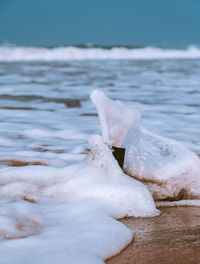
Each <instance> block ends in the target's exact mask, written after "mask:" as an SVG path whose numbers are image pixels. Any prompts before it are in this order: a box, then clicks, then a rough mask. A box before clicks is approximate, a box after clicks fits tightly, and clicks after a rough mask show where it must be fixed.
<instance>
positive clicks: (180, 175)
mask: <svg viewBox="0 0 200 264" xmlns="http://www.w3.org/2000/svg"><path fill="white" fill-rule="evenodd" d="M91 100H92V102H93V103H94V104H95V106H96V108H97V112H98V115H99V120H100V124H101V131H102V136H103V138H104V141H105V142H108V144H112V145H114V146H118V147H120V146H123V147H124V148H126V155H125V166H124V170H125V172H126V173H127V174H129V175H131V176H132V177H134V178H136V179H138V180H140V181H142V182H144V183H145V184H146V186H147V187H148V188H149V190H150V191H151V193H152V194H153V197H154V198H155V199H157V200H159V199H161V200H162V199H172V200H173V199H178V200H180V199H184V198H195V197H200V159H199V158H198V156H197V155H196V154H195V153H193V152H192V151H191V150H189V149H188V148H186V147H185V146H184V145H183V144H181V143H179V142H176V141H174V140H171V139H167V138H164V137H161V136H158V135H155V134H152V133H151V132H149V131H147V130H146V129H145V128H144V127H143V126H142V123H141V117H140V113H139V112H138V111H137V110H131V109H129V108H128V107H126V106H125V105H124V104H123V103H122V102H120V101H114V100H111V99H109V98H108V97H107V96H106V95H105V94H104V93H103V92H102V91H98V90H95V91H93V92H92V94H91Z"/></svg>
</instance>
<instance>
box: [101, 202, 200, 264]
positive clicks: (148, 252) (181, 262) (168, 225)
mask: <svg viewBox="0 0 200 264" xmlns="http://www.w3.org/2000/svg"><path fill="white" fill-rule="evenodd" d="M159 209H160V210H161V215H160V216H157V217H153V218H132V217H130V218H126V219H123V220H121V222H123V223H124V224H125V225H126V226H127V227H129V228H130V229H131V230H132V231H133V233H134V241H133V242H132V243H131V244H130V245H129V246H128V247H127V248H126V249H125V250H123V251H122V252H121V253H120V254H119V255H117V256H115V257H113V258H111V259H109V260H107V261H106V263H107V264H132V263H133V264H145V263H148V264H151V263H152V264H171V263H173V264H174V263H176V264H198V263H200V207H171V208H169V207H168V208H164V207H163V208H159Z"/></svg>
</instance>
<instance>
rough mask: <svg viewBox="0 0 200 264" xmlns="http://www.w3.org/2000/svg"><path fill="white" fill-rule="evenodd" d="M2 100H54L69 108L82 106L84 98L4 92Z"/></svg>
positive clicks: (0, 97)
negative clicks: (9, 93)
mask: <svg viewBox="0 0 200 264" xmlns="http://www.w3.org/2000/svg"><path fill="white" fill-rule="evenodd" d="M0 100H13V101H21V102H30V101H43V102H54V103H61V104H65V105H66V106H67V107H69V108H73V107H81V101H84V100H83V99H81V100H80V99H70V98H53V97H52V98H51V97H44V96H39V95H8V94H2V95H0Z"/></svg>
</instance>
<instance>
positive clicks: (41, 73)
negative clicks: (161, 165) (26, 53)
mask: <svg viewBox="0 0 200 264" xmlns="http://www.w3.org/2000/svg"><path fill="white" fill-rule="evenodd" d="M199 83H200V60H199V59H190V60H186V59H181V60H178V59H171V60H99V61H98V60H88V61H83V60H82V61H68V62H65V61H62V62H61V61H60V62H55V61H54V62H53V61H49V62H37V61H35V62H31V61H30V62H0V113H1V115H0V123H1V126H0V144H1V147H0V155H1V161H0V164H1V167H4V166H7V165H12V160H25V161H30V162H41V163H44V164H47V165H48V164H51V165H56V166H63V165H68V164H71V163H74V162H76V161H77V160H81V159H82V158H83V157H84V154H85V153H87V148H88V143H87V139H88V136H89V135H91V134H94V133H99V122H98V117H97V116H96V110H95V108H94V106H93V105H92V103H91V102H90V99H89V94H90V92H91V91H92V90H93V89H96V88H98V89H102V90H103V91H105V92H106V94H108V95H109V96H110V97H111V98H113V99H120V100H122V101H124V102H125V103H126V104H127V105H130V106H132V107H135V108H137V109H138V110H140V111H141V112H142V116H143V122H144V125H145V127H146V128H148V129H150V130H151V131H152V132H155V133H157V134H160V135H163V136H166V137H169V138H173V139H175V140H179V141H182V142H183V143H185V144H186V145H187V146H189V147H190V148H191V149H192V150H194V151H195V152H200V133H199V128H200V123H199V116H200V85H199ZM9 160H11V161H9Z"/></svg>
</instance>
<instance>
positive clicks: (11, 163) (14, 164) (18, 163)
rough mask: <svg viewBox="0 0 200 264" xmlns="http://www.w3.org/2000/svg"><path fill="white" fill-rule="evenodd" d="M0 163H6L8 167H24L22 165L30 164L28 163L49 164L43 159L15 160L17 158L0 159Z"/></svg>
mask: <svg viewBox="0 0 200 264" xmlns="http://www.w3.org/2000/svg"><path fill="white" fill-rule="evenodd" d="M0 164H2V165H3V164H4V165H7V166H8V167H24V166H30V165H43V166H48V165H49V164H47V163H45V162H43V161H25V160H17V159H1V160H0Z"/></svg>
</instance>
